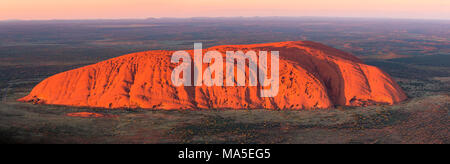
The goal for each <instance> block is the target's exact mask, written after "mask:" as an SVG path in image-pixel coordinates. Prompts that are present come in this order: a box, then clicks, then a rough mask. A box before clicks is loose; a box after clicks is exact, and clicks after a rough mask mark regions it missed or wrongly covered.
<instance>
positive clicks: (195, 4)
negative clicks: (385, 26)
mask: <svg viewBox="0 0 450 164" xmlns="http://www.w3.org/2000/svg"><path fill="white" fill-rule="evenodd" d="M235 16H246V17H247V16H248V17H250V16H329V17H330V16H331V17H380V18H421V19H422V18H424V19H450V0H0V20H8V19H25V20H35V19H99V18H101V19H119V18H148V17H235Z"/></svg>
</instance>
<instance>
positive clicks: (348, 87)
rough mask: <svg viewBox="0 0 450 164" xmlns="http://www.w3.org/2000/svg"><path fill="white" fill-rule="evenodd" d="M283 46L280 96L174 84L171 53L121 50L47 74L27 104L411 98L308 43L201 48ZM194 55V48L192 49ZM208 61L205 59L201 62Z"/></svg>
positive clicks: (223, 104) (221, 104)
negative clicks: (120, 53)
mask: <svg viewBox="0 0 450 164" xmlns="http://www.w3.org/2000/svg"><path fill="white" fill-rule="evenodd" d="M210 50H216V51H219V52H221V53H222V54H225V52H226V51H238V50H242V51H244V52H245V51H248V50H253V51H255V52H258V51H260V50H261V51H279V52H280V55H279V57H280V61H279V67H280V73H279V79H280V85H279V92H278V95H277V96H275V97H260V96H258V90H259V89H260V88H261V87H260V86H239V87H238V86H235V87H227V86H211V87H208V86H197V87H195V86H181V87H176V86H174V85H172V81H171V80H170V79H171V73H172V70H173V69H174V68H175V67H176V66H177V65H178V64H173V63H171V62H170V60H171V55H172V54H173V52H174V51H160V50H157V51H147V52H139V53H133V54H129V55H124V56H121V57H117V58H113V59H110V60H107V61H103V62H100V63H97V64H93V65H89V66H85V67H82V68H78V69H75V70H71V71H67V72H63V73H60V74H57V75H54V76H52V77H50V78H48V79H45V80H44V81H42V82H41V83H40V84H38V85H37V86H36V87H35V88H34V89H33V90H32V91H31V93H30V94H29V95H28V96H26V97H24V98H22V99H19V101H24V102H34V103H39V104H55V105H68V106H84V107H102V108H145V109H211V108H227V109H244V108H245V109H248V108H250V109H261V108H266V109H316V108H328V107H333V106H335V105H346V106H365V105H372V104H394V103H397V102H400V101H402V100H404V99H406V96H405V94H404V92H403V91H402V90H401V89H400V87H399V86H398V85H397V84H396V83H395V81H394V80H393V79H392V78H391V77H390V76H389V75H388V74H386V73H385V72H383V71H381V70H380V69H378V68H377V67H374V66H369V65H365V64H363V62H362V61H361V60H359V59H358V58H356V57H355V56H353V55H351V54H349V53H346V52H343V51H340V50H338V49H334V48H331V47H328V46H325V45H323V44H319V43H315V42H310V41H289V42H278V43H265V44H252V45H226V46H216V47H211V48H207V49H204V50H203V52H206V51H210ZM187 52H189V53H190V54H191V55H192V54H193V53H192V52H193V50H190V51H187ZM203 65H204V67H207V66H208V65H207V64H203Z"/></svg>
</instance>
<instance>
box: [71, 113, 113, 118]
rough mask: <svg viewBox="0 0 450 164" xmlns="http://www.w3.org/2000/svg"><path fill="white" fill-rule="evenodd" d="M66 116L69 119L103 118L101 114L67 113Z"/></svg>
mask: <svg viewBox="0 0 450 164" xmlns="http://www.w3.org/2000/svg"><path fill="white" fill-rule="evenodd" d="M66 116H69V117H83V118H100V117H105V115H103V114H99V113H91V112H78V113H68V114H66Z"/></svg>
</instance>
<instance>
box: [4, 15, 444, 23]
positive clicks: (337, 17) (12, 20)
mask: <svg viewBox="0 0 450 164" xmlns="http://www.w3.org/2000/svg"><path fill="white" fill-rule="evenodd" d="M236 18H239V19H249V18H250V19H254V18H262V19H264V18H292V19H295V18H297V19H298V18H316V19H359V20H361V19H369V20H421V21H450V18H449V19H442V18H397V17H349V16H335V17H332V16H230V17H226V16H224V17H147V18H86V19H0V22H32V21H102V20H103V21H105V20H118V21H119V20H163V19H178V20H183V19H186V20H187V19H236Z"/></svg>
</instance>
